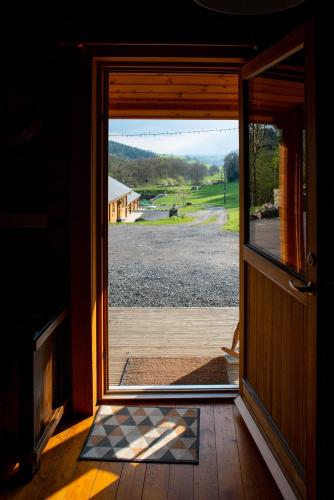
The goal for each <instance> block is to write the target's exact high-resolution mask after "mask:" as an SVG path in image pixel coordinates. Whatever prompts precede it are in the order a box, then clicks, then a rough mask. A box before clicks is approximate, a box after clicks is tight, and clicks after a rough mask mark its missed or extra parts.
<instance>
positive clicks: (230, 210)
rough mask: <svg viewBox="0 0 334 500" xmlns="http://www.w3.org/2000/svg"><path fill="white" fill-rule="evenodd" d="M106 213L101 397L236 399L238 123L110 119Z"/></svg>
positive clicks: (237, 364) (237, 357)
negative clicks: (221, 395) (192, 394)
mask: <svg viewBox="0 0 334 500" xmlns="http://www.w3.org/2000/svg"><path fill="white" fill-rule="evenodd" d="M115 202H117V206H118V207H119V206H126V211H123V213H122V218H120V216H119V215H118V217H117V220H116V222H115V221H114V220H111V221H108V222H109V223H108V383H109V386H108V389H109V390H110V391H111V392H113V391H115V390H117V391H129V390H134V389H135V388H137V389H138V390H142V391H149V390H152V387H160V388H161V390H167V389H168V390H171V391H172V390H173V391H174V390H178V389H179V390H180V389H181V388H182V390H183V391H185V390H187V388H188V389H189V390H190V389H191V388H196V390H198V388H199V387H201V389H202V390H203V391H205V390H206V389H211V390H218V388H220V389H224V387H225V386H228V388H229V389H232V388H233V389H234V390H236V389H237V387H238V379H239V376H238V366H239V353H238V346H237V342H234V347H233V349H231V347H232V346H233V337H235V338H236V336H234V332H236V330H237V325H238V322H239V271H238V268H239V258H238V252H239V158H238V122H237V121H236V120H234V121H231V120H230V121H227V120H210V121H209V120H161V119H160V120H152V119H146V120H139V119H136V120H131V119H110V120H109V135H108V207H110V206H112V204H113V203H115ZM107 213H108V214H109V213H110V210H109V208H108V211H107Z"/></svg>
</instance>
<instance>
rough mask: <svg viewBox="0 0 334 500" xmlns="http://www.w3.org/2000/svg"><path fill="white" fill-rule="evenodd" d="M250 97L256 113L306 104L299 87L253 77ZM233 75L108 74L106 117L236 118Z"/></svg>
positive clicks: (235, 79) (302, 89) (275, 79)
mask: <svg viewBox="0 0 334 500" xmlns="http://www.w3.org/2000/svg"><path fill="white" fill-rule="evenodd" d="M255 81H256V84H255V85H254V86H253V89H252V92H251V94H250V101H251V104H252V106H254V107H255V108H257V110H258V112H259V114H261V113H263V114H264V115H267V116H268V114H270V113H271V112H274V113H275V112H280V111H281V112H283V111H285V110H288V109H291V108H292V107H295V106H298V105H299V104H302V103H303V102H304V87H303V84H302V82H298V81H294V80H288V79H279V78H263V77H257V78H256V80H255ZM238 107H239V104H238V75H237V74H218V73H217V74H197V73H196V74H195V73H194V74H188V73H187V74H186V73H169V72H167V73H162V72H156V73H151V72H148V73H143V72H138V73H125V72H113V73H110V74H109V118H173V117H174V118H189V119H191V118H205V119H210V118H213V119H229V120H231V119H238V116H239V110H238Z"/></svg>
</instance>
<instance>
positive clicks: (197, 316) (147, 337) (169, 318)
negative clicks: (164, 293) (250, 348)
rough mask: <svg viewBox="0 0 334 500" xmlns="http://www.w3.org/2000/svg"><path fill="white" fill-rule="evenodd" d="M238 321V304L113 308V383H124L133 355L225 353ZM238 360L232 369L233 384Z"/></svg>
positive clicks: (110, 377)
mask: <svg viewBox="0 0 334 500" xmlns="http://www.w3.org/2000/svg"><path fill="white" fill-rule="evenodd" d="M238 320H239V308H238V307H158V308H152V307H131V308H128V307H110V308H109V384H110V385H118V384H119V383H120V380H121V376H122V373H123V370H124V367H125V363H126V360H127V358H128V357H130V356H139V357H149V358H150V357H152V358H154V357H157V356H159V357H160V356H166V357H186V356H222V355H223V354H224V353H223V352H222V350H221V347H222V346H223V345H224V346H227V347H229V346H230V345H231V342H232V336H233V332H234V330H235V327H236V325H237V323H238ZM236 361H237V360H236V358H233V366H232V364H231V370H230V373H231V378H233V380H231V382H233V383H234V382H235V381H236V380H237V379H238V365H237V364H235V362H236Z"/></svg>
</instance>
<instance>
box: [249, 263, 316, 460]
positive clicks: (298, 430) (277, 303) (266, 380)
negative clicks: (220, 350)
mask: <svg viewBox="0 0 334 500" xmlns="http://www.w3.org/2000/svg"><path fill="white" fill-rule="evenodd" d="M247 274H248V284H247V308H248V311H249V314H250V315H251V316H252V317H253V311H254V312H255V314H254V316H255V318H254V321H252V322H250V324H249V325H248V326H247V330H246V344H247V346H248V349H249V352H248V353H247V360H248V364H247V371H246V373H245V374H244V377H245V379H247V381H248V383H249V384H250V385H251V386H252V388H253V390H254V391H255V392H256V394H257V396H258V398H259V400H260V401H261V402H262V405H263V406H264V407H265V409H266V410H267V412H268V413H269V415H270V417H271V418H272V419H273V421H274V423H275V425H276V426H277V427H278V429H280V432H281V434H282V439H285V440H286V441H287V443H288V445H289V446H290V448H291V449H292V450H294V453H295V456H296V458H297V459H298V461H299V462H300V465H301V466H302V467H303V468H304V467H305V464H306V456H305V451H306V446H305V440H306V434H305V433H303V429H304V428H305V403H306V398H307V385H306V384H305V380H306V379H307V373H306V371H307V365H306V363H305V359H306V356H307V353H306V343H305V341H304V330H305V324H304V323H305V312H306V308H305V306H303V305H302V304H301V303H300V302H297V301H295V300H294V299H292V297H291V296H290V295H289V294H287V293H286V292H284V291H283V290H282V289H281V288H280V287H279V286H277V285H276V284H275V283H273V282H272V281H271V280H269V279H268V278H266V276H264V275H263V274H262V273H261V272H259V271H257V270H256V269H255V268H254V267H252V266H250V265H248V270H247ZM292 332H293V335H292Z"/></svg>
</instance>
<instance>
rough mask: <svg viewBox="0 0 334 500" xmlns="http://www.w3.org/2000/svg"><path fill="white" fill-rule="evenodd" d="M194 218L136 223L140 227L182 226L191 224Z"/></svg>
mask: <svg viewBox="0 0 334 500" xmlns="http://www.w3.org/2000/svg"><path fill="white" fill-rule="evenodd" d="M193 220H194V217H171V218H169V217H168V219H157V220H145V221H139V222H136V224H140V225H141V226H163V225H166V224H184V223H185V222H192V221H193Z"/></svg>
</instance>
